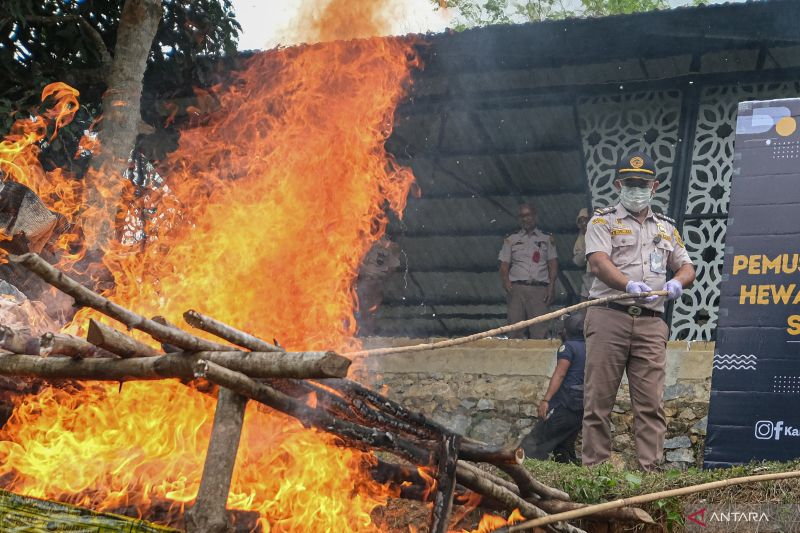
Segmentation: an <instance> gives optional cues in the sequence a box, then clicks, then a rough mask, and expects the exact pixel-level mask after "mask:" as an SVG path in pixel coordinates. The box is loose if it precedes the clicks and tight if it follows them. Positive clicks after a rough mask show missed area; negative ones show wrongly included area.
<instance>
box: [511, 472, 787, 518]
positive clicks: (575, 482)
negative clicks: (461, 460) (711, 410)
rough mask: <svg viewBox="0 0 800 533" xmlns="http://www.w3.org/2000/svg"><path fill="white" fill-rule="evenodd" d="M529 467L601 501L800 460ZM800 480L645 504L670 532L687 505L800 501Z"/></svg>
mask: <svg viewBox="0 0 800 533" xmlns="http://www.w3.org/2000/svg"><path fill="white" fill-rule="evenodd" d="M525 467H526V468H527V469H528V470H530V471H531V472H532V473H533V475H534V476H535V477H536V478H537V479H539V480H540V481H541V482H543V483H546V484H547V485H550V486H552V487H556V488H559V489H561V490H563V491H565V492H567V493H568V494H569V495H570V496H571V497H572V499H573V500H574V501H577V502H581V503H601V502H606V501H611V500H616V499H620V498H629V497H631V496H637V495H640V494H649V493H653V492H661V491H665V490H670V489H677V488H681V487H688V486H690V485H700V484H702V483H709V482H712V481H720V480H723V479H730V478H736V477H742V476H749V475H757V474H770V473H778V472H788V471H792V470H798V469H800V460H797V461H790V462H782V463H779V462H759V463H750V464H748V465H744V466H735V467H732V468H719V469H714V470H700V469H697V468H690V469H689V470H687V471H680V470H668V471H666V472H657V473H645V472H639V471H631V470H624V469H618V468H615V467H614V466H612V465H611V464H607V463H606V464H602V465H599V466H596V467H592V468H586V467H582V466H576V465H572V464H561V463H556V462H553V461H536V460H531V459H527V460H526V461H525ZM799 495H800V479H798V478H795V479H787V480H780V481H768V482H762V483H750V484H746V485H737V486H733V487H724V488H720V489H715V490H711V491H707V492H701V493H698V494H690V495H687V496H683V497H680V498H669V499H666V500H658V501H656V502H653V503H650V504H645V505H642V506H641V508H642V509H644V510H645V511H647V512H649V513H650V515H651V516H652V517H653V518H654V519H655V520H656V521H658V522H660V523H662V524H664V525H665V526H666V527H667V528H668V529H669V530H671V531H672V530H675V529H680V528H681V527H682V526H683V524H684V516H683V514H684V513H683V509H684V507H685V506H686V505H691V504H696V503H700V502H702V503H704V504H709V503H711V504H754V503H759V504H761V503H775V504H789V503H795V504H796V503H798V497H800V496H799Z"/></svg>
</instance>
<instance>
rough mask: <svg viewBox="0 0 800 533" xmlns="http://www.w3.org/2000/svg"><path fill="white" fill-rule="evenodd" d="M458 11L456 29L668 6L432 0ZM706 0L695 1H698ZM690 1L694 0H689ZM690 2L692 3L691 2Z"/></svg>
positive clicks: (662, 2)
mask: <svg viewBox="0 0 800 533" xmlns="http://www.w3.org/2000/svg"><path fill="white" fill-rule="evenodd" d="M432 1H433V3H434V4H436V5H437V6H439V7H447V8H450V9H454V10H455V11H456V12H457V13H458V15H459V16H458V19H457V24H456V29H465V28H469V27H473V26H485V25H488V24H508V23H513V22H539V21H542V20H548V19H562V18H567V17H580V16H589V17H600V16H605V15H620V14H625V13H636V12H639V11H650V10H653V9H666V8H667V7H669V6H668V4H667V2H666V0H580V2H578V1H576V0H486V1H485V2H483V1H482V0H446V1H444V2H443V1H442V0H432ZM698 1H702V0H691V2H694V3H695V4H696V3H697V2H698ZM687 2H690V0H687ZM691 2H690V3H691Z"/></svg>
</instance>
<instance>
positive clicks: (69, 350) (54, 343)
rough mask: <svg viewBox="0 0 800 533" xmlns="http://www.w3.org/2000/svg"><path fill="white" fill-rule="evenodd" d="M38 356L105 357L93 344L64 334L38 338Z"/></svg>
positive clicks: (52, 334)
mask: <svg viewBox="0 0 800 533" xmlns="http://www.w3.org/2000/svg"><path fill="white" fill-rule="evenodd" d="M39 355H41V356H45V357H47V356H50V355H66V356H69V357H96V356H100V357H107V356H110V355H111V354H110V353H109V354H106V353H105V352H104V351H102V350H98V348H97V346H95V345H94V344H92V343H90V342H87V341H85V340H84V339H81V338H80V337H74V336H72V335H67V334H64V333H50V332H48V333H45V334H44V335H42V336H41V337H40V338H39Z"/></svg>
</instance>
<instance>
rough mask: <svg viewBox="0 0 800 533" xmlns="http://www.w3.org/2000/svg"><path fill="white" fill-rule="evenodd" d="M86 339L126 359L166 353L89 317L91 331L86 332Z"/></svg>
mask: <svg viewBox="0 0 800 533" xmlns="http://www.w3.org/2000/svg"><path fill="white" fill-rule="evenodd" d="M86 340H88V341H89V342H90V343H91V344H94V345H95V346H97V347H99V348H103V349H105V350H108V351H109V352H111V353H114V354H117V355H118V356H120V357H122V358H125V359H127V358H129V357H155V356H158V355H164V354H162V353H161V352H159V351H158V350H156V349H155V348H151V347H150V346H148V345H146V344H145V343H143V342H139V341H137V340H136V339H134V338H133V337H129V336H127V335H125V334H124V333H122V332H121V331H117V330H116V329H114V328H112V327H109V326H106V325H105V324H102V323H100V322H98V321H96V320H95V319H93V318H90V319H89V331H88V332H87V334H86Z"/></svg>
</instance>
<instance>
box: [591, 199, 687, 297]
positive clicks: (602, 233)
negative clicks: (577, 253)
mask: <svg viewBox="0 0 800 533" xmlns="http://www.w3.org/2000/svg"><path fill="white" fill-rule="evenodd" d="M594 252H605V253H607V254H608V256H609V257H610V258H611V262H612V263H614V266H616V267H617V268H618V269H619V270H620V272H622V273H623V274H624V275H625V276H627V277H628V279H630V280H633V281H643V282H644V283H646V284H647V285H648V286H649V287H650V288H652V289H653V290H654V291H657V290H662V289H663V288H664V284H665V283H666V281H667V276H666V269H670V270H672V271H673V272H676V271H677V270H678V269H679V268H680V267H681V266H683V265H685V264H686V263H690V264H691V262H692V260H691V259H689V254H688V253H687V252H686V247H685V246H684V245H683V241H682V240H681V237H680V234H679V233H678V230H677V229H675V226H673V225H672V224H671V223H670V222H669V221H668V220H666V219H665V218H662V217H660V216H656V215H655V214H654V213H653V211H652V210H649V212H648V214H647V218H645V221H644V223H642V224H640V223H639V221H638V220H637V219H636V217H634V216H633V215H632V214H630V213H629V212H628V210H627V209H625V208H624V207H623V206H622V204H617V205H616V206H615V207H613V208H607V209H600V210H598V211H595V216H593V217H592V219H591V220H590V221H589V227H588V229H587V230H586V256H587V257H588V256H589V255H590V254H592V253H594ZM614 294H621V291H618V290H616V289H612V288H610V287H609V286H608V285H606V284H605V283H603V282H602V281H601V280H600V278H595V279H594V282H593V283H592V288H591V289H590V291H589V296H590V297H591V298H603V297H605V296H611V295H614ZM664 300H665V298H664V297H660V298H658V299H657V300H655V301H653V302H650V303H645V302H643V301H642V300H636V301H634V300H633V299H627V300H620V301H619V303H621V304H623V305H634V304H635V305H641V306H642V307H647V308H649V309H652V310H654V311H663V310H664Z"/></svg>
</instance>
